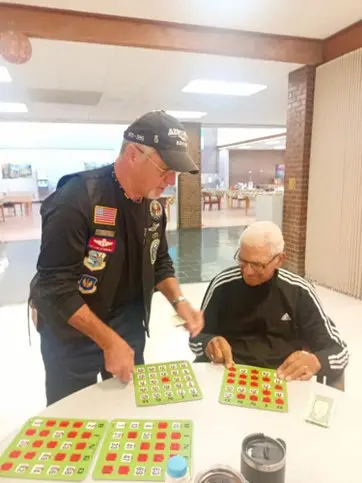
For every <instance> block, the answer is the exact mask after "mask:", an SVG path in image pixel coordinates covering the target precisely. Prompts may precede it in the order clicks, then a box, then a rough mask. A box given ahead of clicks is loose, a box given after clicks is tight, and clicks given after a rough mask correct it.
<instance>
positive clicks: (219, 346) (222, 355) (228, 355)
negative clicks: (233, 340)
mask: <svg viewBox="0 0 362 483" xmlns="http://www.w3.org/2000/svg"><path fill="white" fill-rule="evenodd" d="M205 354H206V355H207V357H208V358H209V359H210V361H212V362H215V363H216V364H225V366H226V367H227V369H230V368H231V367H232V366H233V365H234V361H233V354H232V351H231V346H230V344H229V342H228V341H227V340H226V339H224V337H214V338H213V339H211V340H210V342H209V343H208V344H207V347H206V351H205Z"/></svg>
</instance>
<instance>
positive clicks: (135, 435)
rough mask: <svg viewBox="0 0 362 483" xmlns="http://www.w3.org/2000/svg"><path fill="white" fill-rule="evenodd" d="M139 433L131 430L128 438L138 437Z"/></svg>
mask: <svg viewBox="0 0 362 483" xmlns="http://www.w3.org/2000/svg"><path fill="white" fill-rule="evenodd" d="M137 436H138V433H137V432H136V431H131V432H130V433H128V439H137Z"/></svg>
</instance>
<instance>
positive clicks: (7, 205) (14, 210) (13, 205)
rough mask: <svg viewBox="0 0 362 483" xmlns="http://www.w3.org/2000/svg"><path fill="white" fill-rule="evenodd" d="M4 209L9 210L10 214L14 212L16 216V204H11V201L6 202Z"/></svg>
mask: <svg viewBox="0 0 362 483" xmlns="http://www.w3.org/2000/svg"><path fill="white" fill-rule="evenodd" d="M4 208H7V210H8V213H10V212H11V211H12V212H13V216H16V207H15V203H11V202H10V201H5V203H4Z"/></svg>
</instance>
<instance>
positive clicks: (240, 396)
mask: <svg viewBox="0 0 362 483" xmlns="http://www.w3.org/2000/svg"><path fill="white" fill-rule="evenodd" d="M237 398H238V399H241V400H242V399H245V394H238V395H237Z"/></svg>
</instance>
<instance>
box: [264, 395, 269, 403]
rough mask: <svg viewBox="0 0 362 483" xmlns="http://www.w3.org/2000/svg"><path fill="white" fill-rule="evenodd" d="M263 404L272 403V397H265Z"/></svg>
mask: <svg viewBox="0 0 362 483" xmlns="http://www.w3.org/2000/svg"><path fill="white" fill-rule="evenodd" d="M263 402H264V403H271V399H270V397H268V396H266V397H263Z"/></svg>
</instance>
